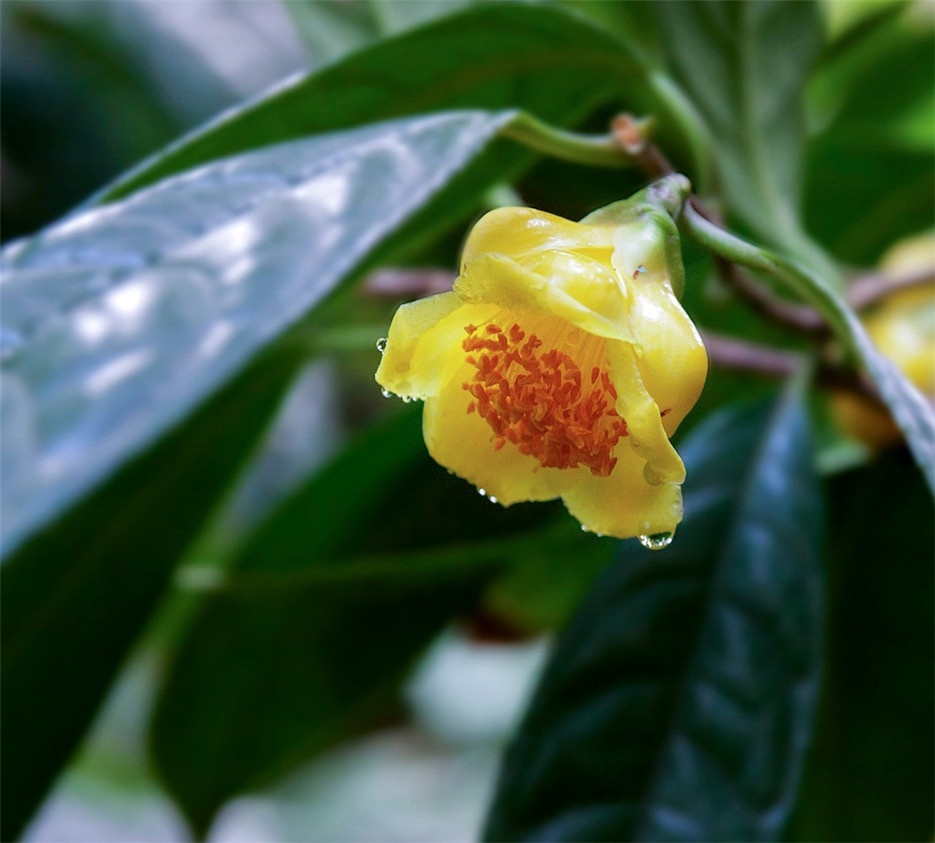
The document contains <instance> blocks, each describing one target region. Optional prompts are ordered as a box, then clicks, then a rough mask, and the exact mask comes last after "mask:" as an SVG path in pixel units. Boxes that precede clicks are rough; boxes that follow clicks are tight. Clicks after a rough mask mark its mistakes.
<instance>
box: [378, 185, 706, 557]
mask: <svg viewBox="0 0 935 843" xmlns="http://www.w3.org/2000/svg"><path fill="white" fill-rule="evenodd" d="M673 178H674V179H675V181H673V180H672V179H666V180H663V182H662V183H657V184H656V185H654V186H651V187H650V188H649V189H648V190H647V191H644V192H643V193H641V194H638V195H637V196H636V197H634V198H633V199H632V200H629V201H628V202H626V203H616V204H615V205H612V206H609V207H608V208H606V209H603V210H602V211H598V212H596V213H595V214H592V215H590V216H589V217H586V218H585V219H584V220H582V221H581V222H580V223H576V222H570V221H568V220H565V219H562V218H560V217H557V216H553V215H552V214H548V213H544V212H542V211H536V210H532V209H530V208H500V209H498V210H495V211H491V212H490V213H488V214H487V215H486V216H484V217H483V218H482V219H481V220H480V221H479V222H478V223H477V225H476V226H475V227H474V229H473V230H472V232H471V234H470V236H469V237H468V240H467V243H466V244H465V246H464V251H463V254H462V256H461V275H460V276H459V277H458V279H457V280H456V281H455V284H454V290H453V291H452V292H450V293H442V294H441V295H437V296H432V297H431V298H427V299H423V300H421V301H416V302H413V303H412V304H407V305H403V306H402V307H401V308H400V309H399V310H398V311H397V313H396V315H395V317H394V319H393V322H392V325H391V326H390V330H389V336H388V338H387V341H386V344H385V347H384V356H383V360H382V362H381V364H380V367H379V369H378V370H377V373H376V379H377V381H378V382H379V383H380V384H381V385H382V386H383V387H384V389H386V390H388V391H391V392H393V393H396V394H397V395H400V396H403V397H406V398H417V399H422V400H424V401H425V410H424V415H423V432H424V436H425V441H426V445H427V446H428V449H429V452H430V454H431V455H432V457H433V458H434V459H435V460H436V461H437V462H439V463H441V465H443V466H445V467H446V468H448V469H449V470H451V471H453V472H454V473H456V474H458V475H460V476H461V477H463V478H465V479H466V480H468V481H470V482H471V483H473V484H474V485H475V486H477V487H478V488H479V489H482V490H483V491H484V493H485V494H487V495H489V496H490V497H491V499H493V500H496V501H498V502H499V503H501V504H503V505H504V506H509V505H510V504H513V503H517V502H519V501H541V500H550V499H553V498H557V497H561V498H562V499H563V501H564V502H565V505H566V507H567V508H568V510H569V511H570V512H571V513H572V515H574V516H575V517H576V518H577V519H578V520H579V521H580V522H581V524H582V526H583V527H584V528H586V529H588V530H592V531H594V532H596V533H602V534H606V535H612V536H617V537H621V538H625V537H629V536H641V537H643V538H644V543H647V544H652V543H653V542H652V541H651V540H650V539H649V538H647V537H653V536H658V535H660V534H671V533H672V532H673V531H674V530H675V527H676V525H677V524H678V522H679V521H680V520H681V517H682V506H681V488H680V484H681V483H682V481H683V480H684V477H685V469H684V466H683V465H682V461H681V460H680V459H679V456H678V454H677V453H676V452H675V449H674V448H673V447H672V444H671V443H670V442H669V437H670V436H671V435H672V433H673V432H674V431H675V429H676V428H677V427H678V425H679V423H680V422H681V421H682V419H683V418H684V417H685V415H686V414H687V413H688V411H689V410H690V409H691V408H692V406H693V405H694V403H695V401H696V400H697V398H698V395H699V394H700V392H701V388H702V386H703V384H704V380H705V375H706V373H707V357H706V355H705V350H704V346H703V345H702V342H701V338H700V337H699V335H698V332H697V331H696V329H695V327H694V325H693V324H692V322H691V320H690V319H689V318H688V316H687V315H686V314H685V311H684V310H683V309H682V307H681V305H680V304H679V302H678V299H677V298H676V293H675V289H673V282H674V283H675V285H676V286H677V287H678V288H679V289H680V286H681V278H682V268H681V258H680V255H679V251H678V237H677V233H676V231H675V227H674V224H673V223H672V220H671V217H669V216H668V215H666V214H665V212H664V211H662V210H660V206H659V202H658V201H656V202H655V203H654V202H653V201H651V200H653V199H654V197H658V196H663V197H667V196H668V197H669V200H668V201H670V202H672V203H673V204H674V203H675V200H672V199H671V194H672V192H673V191H675V193H676V194H677V196H678V198H679V200H680V199H681V198H682V197H684V195H685V192H687V189H688V185H687V182H686V181H685V180H684V178H683V177H673ZM653 191H655V193H654V192H653ZM667 538H668V537H667V536H661V537H660V538H658V539H656V540H655V543H657V544H665V543H667Z"/></svg>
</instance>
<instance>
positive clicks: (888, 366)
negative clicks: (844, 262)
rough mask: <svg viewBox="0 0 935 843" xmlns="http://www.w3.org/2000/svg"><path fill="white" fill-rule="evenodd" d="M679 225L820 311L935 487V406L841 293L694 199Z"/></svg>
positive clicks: (683, 229)
mask: <svg viewBox="0 0 935 843" xmlns="http://www.w3.org/2000/svg"><path fill="white" fill-rule="evenodd" d="M679 225H680V227H681V228H682V231H683V232H684V233H687V234H689V235H691V237H693V238H694V239H695V240H697V241H698V243H700V244H701V245H702V246H703V247H705V248H706V249H708V250H710V251H711V252H713V253H714V254H715V255H718V256H719V257H721V258H723V259H725V260H728V261H733V262H734V263H737V264H740V265H742V266H746V267H749V268H750V269H755V270H759V271H760V272H765V273H768V274H769V275H772V276H773V277H774V278H776V280H778V281H779V282H781V283H782V284H783V285H784V286H785V287H786V288H787V289H789V290H791V291H792V292H793V293H794V294H795V295H796V296H798V297H799V298H800V299H802V300H803V301H805V302H808V303H809V304H810V305H811V306H812V307H814V308H815V310H817V311H818V312H819V313H821V315H822V316H823V317H824V318H825V321H826V322H827V323H828V326H829V327H830V328H831V330H832V331H833V332H834V334H835V336H836V337H837V338H838V340H839V341H840V342H841V344H842V345H843V346H844V347H845V348H846V349H847V350H848V352H850V354H851V355H852V357H853V358H854V359H855V360H857V361H859V362H860V364H862V366H863V367H864V369H865V370H866V371H867V373H868V374H869V375H870V377H871V378H872V379H873V382H874V385H875V386H876V388H877V389H878V390H879V394H880V397H881V398H882V400H883V401H884V403H885V404H886V405H887V407H888V408H889V410H890V412H891V413H892V414H893V418H894V419H895V420H896V423H897V424H898V425H899V427H900V428H901V429H902V431H903V433H904V434H905V436H906V441H907V443H908V444H909V447H910V449H911V450H912V452H913V455H914V456H915V459H916V462H917V463H918V464H919V467H920V468H921V469H922V472H923V474H924V475H925V478H926V480H927V481H928V484H929V488H931V489H932V490H933V491H935V408H933V407H932V405H931V404H930V403H929V402H928V400H927V399H926V398H925V397H924V396H923V395H922V394H921V393H920V392H919V390H918V389H917V388H916V387H915V386H913V385H912V384H911V383H910V382H909V381H908V380H907V379H906V378H905V376H904V375H903V374H902V373H901V372H900V371H899V370H898V369H897V368H896V366H895V364H893V362H892V361H890V360H888V359H887V358H886V357H884V356H883V355H882V354H880V353H879V352H878V351H877V350H876V348H875V347H874V345H873V342H872V341H871V340H870V337H869V336H868V335H867V332H866V331H865V330H864V328H863V325H861V323H860V320H859V319H858V318H857V315H856V314H855V313H854V311H853V310H851V309H850V308H849V307H848V306H847V304H846V303H845V302H844V300H843V299H842V298H841V297H840V296H839V295H838V293H837V292H835V291H834V290H833V289H831V288H830V287H829V286H828V285H827V283H825V282H824V281H823V280H822V279H821V278H819V277H818V276H817V275H816V274H815V273H813V272H812V271H811V270H810V269H808V268H803V267H801V266H797V265H795V264H793V263H791V262H789V261H785V260H782V259H781V258H777V257H776V256H775V255H772V254H770V253H769V252H767V251H764V250H763V249H761V248H759V247H757V246H753V245H751V244H750V243H747V242H745V241H744V240H741V239H740V238H739V237H735V236H734V235H733V234H729V233H728V232H726V231H724V230H723V229H721V228H718V226H716V225H714V223H712V222H711V221H710V220H707V219H705V218H704V216H702V215H701V214H700V213H699V212H698V210H697V209H696V208H694V207H693V206H692V204H691V203H690V202H687V203H686V204H685V207H684V210H683V213H682V215H681V217H680V218H679Z"/></svg>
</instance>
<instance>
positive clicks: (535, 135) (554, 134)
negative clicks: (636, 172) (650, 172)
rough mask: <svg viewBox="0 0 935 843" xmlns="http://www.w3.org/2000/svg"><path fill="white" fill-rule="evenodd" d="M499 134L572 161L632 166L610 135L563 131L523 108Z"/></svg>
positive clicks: (645, 125)
mask: <svg viewBox="0 0 935 843" xmlns="http://www.w3.org/2000/svg"><path fill="white" fill-rule="evenodd" d="M646 127H647V122H646V121H644V122H643V129H644V131H646ZM500 134H501V135H503V136H504V137H508V138H511V139H512V140H515V141H517V142H519V143H521V144H523V145H524V146H528V147H529V148H530V149H534V150H536V151H537V152H542V153H543V154H545V155H551V156H553V157H554V158H560V159H562V160H564V161H571V162H572V163H575V164H585V165H589V166H592V167H614V168H616V169H622V168H624V167H632V166H633V162H632V161H630V159H629V158H628V157H627V156H626V155H624V154H623V153H622V152H621V150H620V147H619V146H618V145H617V142H616V141H615V140H614V137H613V135H611V134H609V133H608V134H606V135H581V134H576V133H575V132H566V131H564V130H563V129H556V128H554V127H553V126H549V125H547V124H546V123H543V122H542V121H541V120H537V119H536V118H535V117H532V116H531V115H529V114H526V113H525V112H519V113H518V114H517V115H516V118H515V119H514V120H512V121H511V122H509V123H507V124H506V126H504V127H503V129H501V131H500Z"/></svg>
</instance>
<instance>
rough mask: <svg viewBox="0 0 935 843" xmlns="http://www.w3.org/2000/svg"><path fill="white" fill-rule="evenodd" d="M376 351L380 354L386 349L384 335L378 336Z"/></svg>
mask: <svg viewBox="0 0 935 843" xmlns="http://www.w3.org/2000/svg"><path fill="white" fill-rule="evenodd" d="M377 351H379V352H380V354H383V352H384V351H386V337H380V339H378V340H377Z"/></svg>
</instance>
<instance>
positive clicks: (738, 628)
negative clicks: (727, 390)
mask: <svg viewBox="0 0 935 843" xmlns="http://www.w3.org/2000/svg"><path fill="white" fill-rule="evenodd" d="M683 453H684V456H685V462H686V465H687V467H688V481H687V482H686V485H685V512H686V519H685V522H684V523H683V524H682V526H681V527H680V528H679V532H678V535H677V537H676V539H675V542H674V544H673V545H672V546H671V547H670V548H669V549H667V550H666V551H664V552H661V553H650V552H648V551H644V550H642V549H641V548H640V547H639V546H638V544H637V543H636V542H635V541H632V542H629V543H626V544H624V545H622V546H621V553H620V558H619V559H618V560H617V562H616V563H615V564H614V565H613V566H612V567H611V568H610V569H609V570H608V572H607V573H606V575H605V576H604V577H602V578H601V579H600V580H599V581H598V583H597V585H596V586H595V588H594V590H593V591H592V593H591V595H590V597H589V599H588V600H586V601H585V603H584V605H582V607H581V610H580V611H579V613H578V614H577V615H576V617H575V618H574V619H573V620H572V622H571V624H570V625H569V627H568V629H567V630H566V631H565V632H564V634H563V635H562V637H561V638H560V639H559V641H558V644H557V646H556V648H555V652H554V654H553V656H552V658H551V660H550V663H549V665H548V666H547V668H546V671H545V674H544V676H543V679H542V681H541V683H540V686H539V689H538V691H537V693H536V695H535V697H534V699H533V702H532V705H531V707H530V710H529V712H528V713H527V716H526V719H525V722H524V723H523V725H522V726H521V728H520V731H519V734H518V737H517V738H516V740H515V742H514V744H513V745H512V747H511V748H510V750H509V752H508V754H507V756H506V759H505V763H504V768H503V771H502V774H501V778H500V783H499V789H498V792H497V796H496V798H495V801H494V805H493V809H492V813H491V816H490V819H489V823H488V826H487V831H486V838H487V839H489V840H568V841H576V840H594V841H601V840H607V841H610V840H615V841H620V840H681V841H684V840H698V841H702V840H721V841H724V840H776V839H778V838H779V836H780V834H781V833H782V830H783V827H784V825H785V823H786V821H787V819H788V817H789V814H790V812H791V810H792V806H793V802H794V799H795V795H796V791H797V784H798V778H799V771H800V768H801V766H802V763H803V756H804V753H805V749H806V747H807V744H808V741H809V735H810V733H811V725H812V717H813V707H814V703H815V698H816V695H817V685H818V671H819V634H820V625H821V620H820V614H821V613H820V573H819V568H818V556H819V549H818V545H819V542H820V533H821V525H820V523H819V510H820V500H819V489H818V481H817V477H816V476H815V473H814V469H813V466H812V454H811V448H810V444H809V430H808V422H807V419H806V417H805V414H804V411H803V408H802V406H801V404H800V403H799V401H798V400H794V401H793V400H791V399H789V400H786V401H784V402H782V403H780V404H779V405H778V406H775V407H772V408H770V407H769V406H766V407H764V406H763V405H756V406H754V407H745V408H742V409H735V410H731V411H725V412H723V413H721V414H719V415H717V416H715V417H713V418H712V419H710V420H709V421H708V422H706V423H705V424H704V425H702V426H701V428H699V429H698V430H697V431H695V432H694V433H693V434H692V435H691V436H690V437H689V439H688V440H687V441H686V443H685V446H684V450H683Z"/></svg>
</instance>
